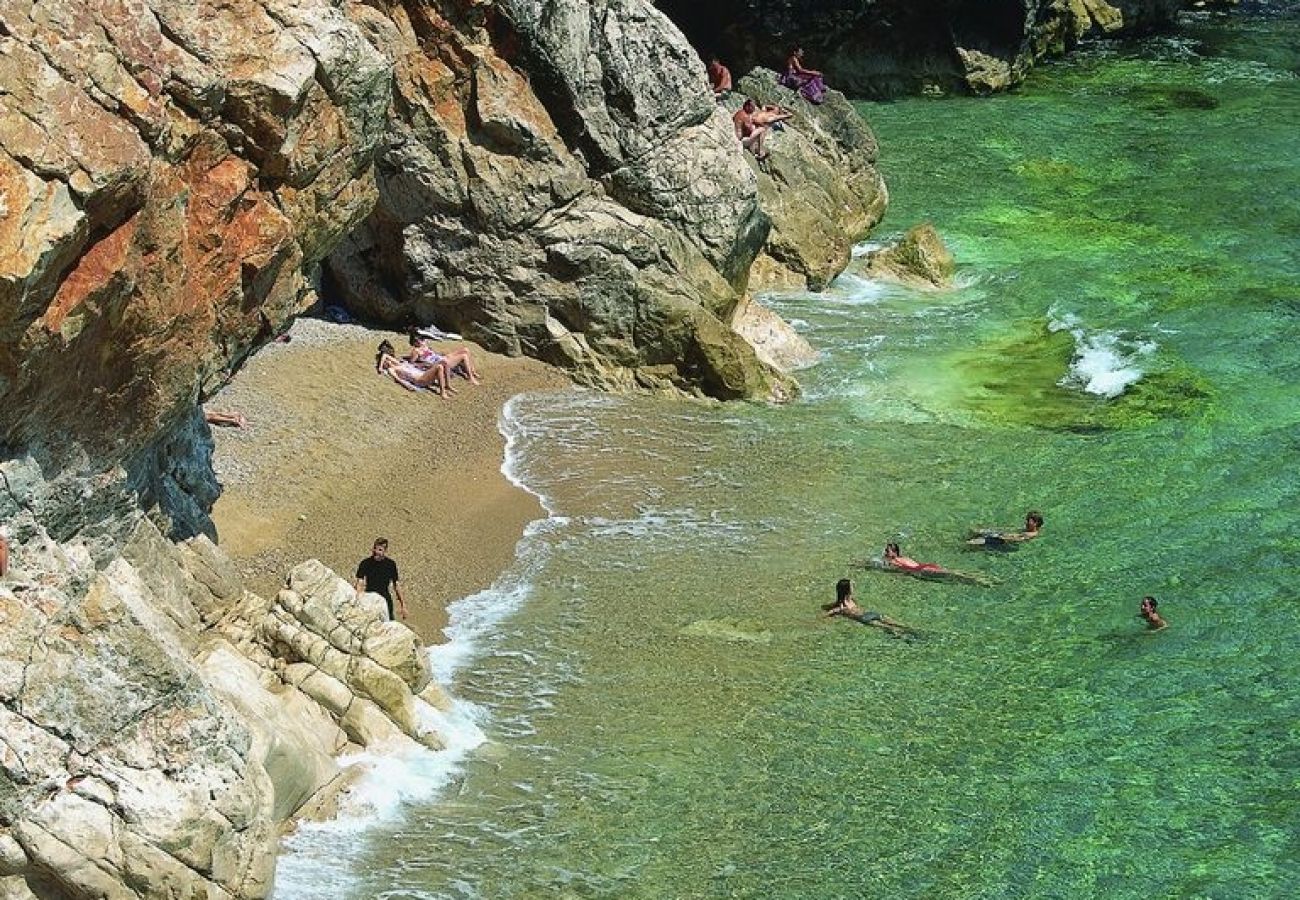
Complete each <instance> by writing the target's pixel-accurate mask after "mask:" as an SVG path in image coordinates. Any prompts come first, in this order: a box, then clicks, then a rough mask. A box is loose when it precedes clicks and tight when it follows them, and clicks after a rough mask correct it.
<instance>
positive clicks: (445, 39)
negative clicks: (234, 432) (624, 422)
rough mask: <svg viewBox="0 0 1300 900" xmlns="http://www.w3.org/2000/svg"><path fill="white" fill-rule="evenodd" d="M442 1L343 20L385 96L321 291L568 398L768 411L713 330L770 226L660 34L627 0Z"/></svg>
mask: <svg viewBox="0 0 1300 900" xmlns="http://www.w3.org/2000/svg"><path fill="white" fill-rule="evenodd" d="M453 6H454V5H453V4H450V3H448V4H422V5H421V8H422V15H423V18H421V19H418V20H417V19H415V18H413V17H412V18H402V17H398V16H392V17H388V18H381V17H379V16H377V15H373V14H365V15H364V16H363V13H362V10H361V9H360V8H358V9H357V10H356V11H355V13H354V14H355V15H356V16H357V17H358V18H359V19H360V20H362V21H363V22H364V24H365V26H366V27H367V28H368V29H369V30H370V31H371V32H372V33H373V34H374V35H375V44H376V46H379V47H383V48H384V49H385V52H386V53H387V55H388V56H389V58H390V61H391V64H392V66H393V68H394V73H395V74H394V82H395V94H396V96H395V103H394V107H393V111H392V112H391V113H390V116H389V119H388V125H387V133H386V135H385V138H384V142H383V145H382V147H381V148H380V151H379V164H378V166H377V177H378V184H379V203H378V205H377V206H376V207H375V209H374V211H373V212H372V214H371V215H370V217H369V218H368V219H367V220H366V222H365V223H364V225H363V226H362V227H360V228H357V229H355V230H354V231H353V232H352V233H351V234H350V235H348V236H347V238H346V239H345V240H344V241H342V242H341V244H340V245H339V246H338V247H337V248H336V250H335V251H334V252H333V253H332V254H331V255H330V257H329V260H328V264H327V266H326V281H325V284H326V287H327V289H329V290H332V291H335V292H337V294H338V296H340V297H342V298H343V299H344V300H345V302H346V303H347V305H348V306H349V308H351V309H353V310H354V311H357V312H359V313H360V314H362V315H364V316H366V317H370V318H374V319H377V320H380V321H383V322H387V323H391V324H401V323H404V322H408V321H419V322H433V323H436V324H438V325H439V326H441V327H444V328H447V329H451V330H455V331H459V332H461V333H463V334H464V335H465V336H466V337H469V338H471V339H472V340H475V341H477V342H479V343H481V344H483V345H484V346H486V347H488V348H490V349H494V350H498V351H501V352H505V353H512V354H514V353H527V354H530V355H533V356H537V357H540V358H542V359H544V360H547V361H550V362H553V363H555V364H557V365H562V366H565V367H566V368H569V369H570V370H572V371H573V372H574V373H575V376H576V377H577V378H578V380H579V381H582V382H585V383H588V384H593V385H599V386H606V387H615V388H634V387H640V388H650V389H656V390H657V389H662V390H674V391H685V392H687V393H704V394H708V395H712V396H716V397H721V398H724V399H726V398H735V397H747V396H750V397H782V396H788V395H789V394H790V392H791V390H792V385H791V384H790V383H788V382H787V381H786V380H785V379H784V378H783V377H782V376H780V374H779V373H776V372H775V371H773V370H772V369H771V368H770V367H768V366H766V365H765V364H763V363H762V362H761V361H760V360H758V358H757V357H756V356H755V355H754V353H753V350H752V348H750V347H749V346H748V345H747V344H746V343H745V341H744V340H743V339H742V338H740V337H739V336H738V335H737V334H735V333H734V332H733V331H732V330H731V329H730V328H729V325H730V323H731V319H732V317H733V315H734V313H735V310H736V308H737V306H738V304H739V302H740V298H741V295H742V293H743V289H744V286H745V282H746V279H747V276H748V272H749V268H750V265H751V264H752V262H753V260H754V257H755V256H756V254H757V253H758V251H759V249H760V248H761V247H762V244H763V240H764V238H765V237H766V235H767V229H768V224H767V219H766V217H765V216H764V215H763V213H762V211H761V210H760V209H759V205H758V199H757V196H756V183H755V178H754V175H753V174H752V173H751V171H750V170H749V168H748V167H747V166H746V164H745V162H744V160H743V158H742V156H741V153H740V150H739V147H738V146H737V142H736V141H735V139H734V136H733V135H732V130H731V125H730V122H729V121H728V120H727V117H726V115H725V113H724V112H723V111H721V110H719V109H718V108H717V105H716V104H715V103H714V102H713V99H712V96H711V94H710V92H709V91H708V88H707V85H706V83H705V80H704V76H703V67H702V64H701V63H700V61H699V59H698V57H697V56H696V55H695V53H694V51H693V50H692V49H691V48H690V46H689V45H688V44H687V43H686V42H685V41H684V40H683V39H682V37H681V35H680V33H678V31H677V30H676V29H675V28H674V27H673V26H672V24H671V23H670V22H669V21H668V20H667V19H666V18H665V17H664V16H663V15H662V14H661V13H660V12H659V11H658V10H656V9H655V8H654V7H653V6H652V5H651V4H650V3H648V2H645V0H599V2H590V0H546V2H538V0H502V2H500V3H497V4H495V5H493V6H492V7H491V8H490V9H487V8H485V9H484V10H482V11H481V12H480V13H479V14H478V15H477V17H475V16H473V15H470V14H467V13H463V11H462V12H461V13H460V14H454V9H453ZM434 38H436V39H437V40H438V41H439V42H440V44H441V46H442V50H441V52H439V53H437V54H435V53H433V52H431V45H430V42H431V41H432V40H433V39H434Z"/></svg>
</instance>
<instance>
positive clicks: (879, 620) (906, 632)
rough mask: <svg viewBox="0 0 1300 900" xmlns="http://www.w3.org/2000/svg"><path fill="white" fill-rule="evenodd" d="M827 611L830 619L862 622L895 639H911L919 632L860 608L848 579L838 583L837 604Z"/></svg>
mask: <svg viewBox="0 0 1300 900" xmlns="http://www.w3.org/2000/svg"><path fill="white" fill-rule="evenodd" d="M825 609H826V618H828V619H829V618H831V617H832V616H843V617H844V618H846V619H852V620H853V621H855V622H861V623H862V624H863V625H871V626H873V627H875V628H881V629H884V630H885V631H887V632H889V633H890V634H892V635H893V636H894V637H910V636H914V635H916V634H917V630H916V629H915V628H913V627H912V626H910V625H904V624H903V623H902V622H897V621H895V620H893V619H891V618H889V617H888V616H882V615H881V614H880V613H878V612H870V611H868V610H865V609H863V608H862V607H861V606H858V604H857V603H856V602H855V601H854V599H853V582H852V581H850V580H849V579H847V578H841V579H840V580H839V581H838V582H836V584H835V602H834V603H832V604H831V605H830V606H829V607H826V608H825Z"/></svg>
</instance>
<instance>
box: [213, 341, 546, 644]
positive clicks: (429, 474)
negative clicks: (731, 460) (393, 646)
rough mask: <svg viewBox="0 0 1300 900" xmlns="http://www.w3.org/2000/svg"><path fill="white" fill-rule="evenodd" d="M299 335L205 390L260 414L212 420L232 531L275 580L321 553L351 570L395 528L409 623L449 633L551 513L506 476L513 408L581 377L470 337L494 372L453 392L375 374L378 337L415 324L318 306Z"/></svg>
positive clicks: (254, 584) (223, 517) (393, 545)
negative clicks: (454, 616) (344, 314)
mask: <svg viewBox="0 0 1300 900" xmlns="http://www.w3.org/2000/svg"><path fill="white" fill-rule="evenodd" d="M289 335H290V337H291V340H290V341H288V342H287V343H275V344H272V345H270V346H268V347H266V348H264V349H263V350H262V351H261V352H259V353H258V354H257V356H255V357H254V358H253V359H252V360H251V361H250V362H249V364H248V365H247V366H245V367H244V369H243V370H241V371H240V372H239V374H238V375H237V376H236V377H235V378H234V379H233V380H232V381H231V383H230V384H229V385H228V386H227V387H226V388H225V389H224V390H222V391H221V392H220V394H218V395H217V396H215V397H213V398H212V399H211V401H210V402H209V403H208V404H206V408H207V409H208V410H209V411H210V412H211V411H222V412H238V413H241V414H242V415H244V416H245V417H246V418H247V419H248V426H247V427H245V428H216V427H214V428H213V434H214V437H215V439H216V453H215V458H214V465H215V469H216V472H217V477H218V478H219V479H220V481H221V483H222V485H223V488H224V493H223V495H222V497H221V499H220V500H219V501H218V502H217V504H216V507H215V509H214V510H213V514H212V517H213V521H214V522H215V523H216V526H217V532H218V542H219V543H220V545H221V547H222V548H223V549H224V550H225V551H226V552H227V553H228V554H229V555H230V556H231V557H233V558H234V560H235V561H236V563H237V564H238V565H239V567H240V568H241V570H242V571H243V573H244V576H245V583H246V584H247V586H248V588H249V589H250V590H253V591H256V592H258V593H262V592H274V591H276V590H278V589H279V587H280V585H281V584H282V583H283V580H284V577H285V575H286V574H287V572H288V571H289V569H290V568H292V567H293V566H294V565H296V564H297V563H299V562H301V561H303V560H305V559H310V558H316V559H319V560H321V561H322V562H324V563H325V564H326V565H328V566H330V567H331V568H332V569H334V570H335V571H336V572H338V573H339V574H340V575H342V576H343V577H344V578H348V579H351V577H352V575H353V574H354V573H355V571H356V566H357V563H358V562H359V561H360V560H361V559H362V558H363V557H364V556H366V555H367V554H368V553H369V550H370V545H371V542H372V541H373V540H374V538H376V537H379V536H383V537H386V538H388V539H389V541H390V547H389V551H390V554H391V556H392V557H393V558H394V559H395V560H396V561H397V563H398V565H399V567H400V571H401V576H402V577H401V584H402V589H403V594H404V595H405V598H406V602H407V606H408V610H409V613H410V616H409V619H407V620H406V621H407V624H409V625H410V626H411V627H412V628H414V629H415V631H416V632H418V633H419V634H420V635H421V636H422V637H423V638H424V639H425V640H427V641H429V642H437V641H440V640H441V639H442V628H443V626H445V624H446V613H445V609H446V605H447V604H448V603H449V602H450V601H452V600H455V599H457V598H459V597H463V596H466V595H467V594H470V593H473V592H475V591H477V590H480V589H482V588H484V587H487V586H488V585H490V584H491V583H492V581H493V580H494V579H495V578H496V576H497V574H498V573H499V572H500V571H501V570H502V569H503V568H505V566H507V565H508V564H509V562H510V560H511V559H512V558H513V555H514V546H515V543H516V542H517V541H518V539H519V537H520V535H521V534H522V532H523V529H524V526H525V525H527V523H528V522H530V521H532V520H533V519H536V518H538V517H539V516H541V515H542V509H541V507H540V506H539V505H538V503H537V501H536V500H535V498H533V497H532V496H531V495H529V494H528V493H526V492H524V491H522V490H520V489H519V488H517V487H515V486H514V485H512V484H510V483H509V482H508V481H507V480H506V478H505V477H504V476H503V475H502V474H501V470H500V469H501V463H502V459H503V452H504V447H505V443H504V440H503V438H502V437H501V434H500V432H499V431H498V430H497V419H498V416H499V415H500V412H501V409H502V406H503V405H504V404H505V403H506V402H507V401H508V400H509V399H510V398H511V397H513V396H514V395H516V394H519V393H522V392H526V391H536V390H548V389H557V388H561V387H563V386H565V385H567V384H568V380H567V379H566V378H565V377H564V376H563V375H561V374H560V373H559V372H557V371H556V370H555V369H552V368H551V367H549V366H546V365H544V364H542V363H539V362H537V361H535V360H530V359H512V358H509V357H505V356H499V355H496V354H491V353H487V352H486V351H483V350H479V349H478V348H477V347H475V346H474V345H472V344H471V345H468V346H470V349H471V350H472V352H473V354H474V359H475V361H476V363H477V366H478V369H479V372H480V374H481V376H482V380H483V383H482V384H481V385H477V386H476V385H471V384H470V383H469V382H468V381H465V380H463V379H456V380H455V383H454V387H455V388H456V390H457V393H456V394H455V395H454V396H452V397H451V398H450V399H447V400H444V399H442V398H441V397H439V396H437V395H434V394H429V393H418V394H417V393H411V392H409V391H406V390H403V389H402V388H401V387H399V386H398V385H397V384H396V383H395V382H393V381H391V380H390V379H387V378H384V377H381V376H379V375H377V374H376V373H375V369H374V351H375V347H376V345H377V344H378V343H379V341H380V340H381V339H382V338H384V337H387V338H388V339H389V340H391V341H392V342H393V344H394V346H396V347H397V348H398V349H399V351H400V352H405V350H406V348H407V346H408V345H407V341H406V339H405V337H404V336H403V335H398V334H393V333H388V332H380V331H374V330H371V329H367V328H362V327H360V326H356V325H334V324H331V323H327V322H323V321H319V320H316V319H300V320H299V321H298V322H296V323H295V324H294V326H293V328H292V330H291V331H290V332H289ZM460 343H461V342H451V343H448V342H434V344H433V346H435V347H438V348H445V347H450V346H459V345H460Z"/></svg>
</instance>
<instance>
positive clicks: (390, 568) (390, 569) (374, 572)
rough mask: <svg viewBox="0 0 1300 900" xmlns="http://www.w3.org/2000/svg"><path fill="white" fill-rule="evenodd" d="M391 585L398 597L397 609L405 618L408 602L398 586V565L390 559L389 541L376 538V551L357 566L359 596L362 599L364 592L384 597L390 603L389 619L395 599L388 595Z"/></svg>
mask: <svg viewBox="0 0 1300 900" xmlns="http://www.w3.org/2000/svg"><path fill="white" fill-rule="evenodd" d="M389 585H392V588H393V594H396V595H397V608H398V609H400V610H401V611H402V617H403V618H405V617H406V601H405V600H403V599H402V589H401V588H400V587H398V586H397V563H395V562H393V561H392V560H391V559H389V558H388V539H387V538H375V546H374V549H372V550H371V551H370V555H369V556H367V557H366V558H365V559H363V560H361V563H360V565H358V566H357V596H358V597H360V596H361V592H362V591H363V590H364V591H366V592H367V593H370V594H378V595H379V596H381V597H383V598H384V600H385V601H387V603H388V618H390V619H392V618H393V597H392V595H391V594H389V593H388V587H389Z"/></svg>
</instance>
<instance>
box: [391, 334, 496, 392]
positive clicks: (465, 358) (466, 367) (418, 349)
mask: <svg viewBox="0 0 1300 900" xmlns="http://www.w3.org/2000/svg"><path fill="white" fill-rule="evenodd" d="M409 339H410V341H411V352H409V353H408V354H406V358H407V359H408V360H410V361H411V362H413V363H415V364H416V365H417V366H422V367H424V368H432V367H433V366H442V367H443V368H444V369H446V371H447V377H448V378H450V377H451V375H452V373H453V372H460V373H461V374H462V375H464V376H465V377H466V378H468V379H469V383H470V384H478V383H479V380H478V369H476V368H474V360H473V359H471V358H470V355H469V348H468V347H457V348H456V349H454V350H448V351H447V352H446V353H439V352H438V351H437V350H435V349H433V348H432V347H430V346H429V344H428V342H427V341H426V340H425V338H424V335H422V334H420V333H419V332H418V331H412V332H411V333H410V335H409Z"/></svg>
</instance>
